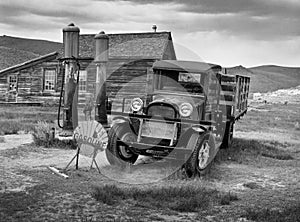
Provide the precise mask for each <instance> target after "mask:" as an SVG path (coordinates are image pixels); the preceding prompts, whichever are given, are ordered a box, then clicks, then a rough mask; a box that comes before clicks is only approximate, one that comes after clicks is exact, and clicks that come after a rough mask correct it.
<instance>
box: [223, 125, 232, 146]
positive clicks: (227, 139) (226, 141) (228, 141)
mask: <svg viewBox="0 0 300 222" xmlns="http://www.w3.org/2000/svg"><path fill="white" fill-rule="evenodd" d="M233 126H234V123H233V122H227V123H226V130H225V133H224V137H223V141H222V144H221V149H228V148H229V147H230V146H231V145H232V140H233Z"/></svg>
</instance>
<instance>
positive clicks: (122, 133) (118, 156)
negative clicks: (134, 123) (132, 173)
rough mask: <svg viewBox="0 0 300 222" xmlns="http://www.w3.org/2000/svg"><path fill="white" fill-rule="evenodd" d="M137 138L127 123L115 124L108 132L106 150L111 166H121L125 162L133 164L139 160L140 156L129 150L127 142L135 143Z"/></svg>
mask: <svg viewBox="0 0 300 222" xmlns="http://www.w3.org/2000/svg"><path fill="white" fill-rule="evenodd" d="M136 138H137V137H136V135H135V134H134V132H133V131H132V130H131V128H130V126H129V125H128V124H127V123H121V124H114V125H113V126H112V127H111V129H110V130H109V132H108V145H107V149H106V157H107V160H108V162H109V163H110V164H111V165H121V164H123V163H124V162H126V163H131V164H133V163H134V162H135V161H136V160H137V158H138V155H137V154H135V153H133V152H132V151H131V150H130V149H129V148H128V145H127V144H126V142H134V141H136ZM120 141H122V142H120Z"/></svg>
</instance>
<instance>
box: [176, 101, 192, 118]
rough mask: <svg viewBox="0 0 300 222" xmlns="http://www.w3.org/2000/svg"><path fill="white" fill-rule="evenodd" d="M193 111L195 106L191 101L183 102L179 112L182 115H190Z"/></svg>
mask: <svg viewBox="0 0 300 222" xmlns="http://www.w3.org/2000/svg"><path fill="white" fill-rule="evenodd" d="M192 112H193V106H192V105H191V104H190V103H182V104H181V105H180V107H179V113H180V115H181V116H182V117H189V116H190V115H191V114H192Z"/></svg>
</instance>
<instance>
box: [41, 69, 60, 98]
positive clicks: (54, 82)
mask: <svg viewBox="0 0 300 222" xmlns="http://www.w3.org/2000/svg"><path fill="white" fill-rule="evenodd" d="M47 71H53V72H54V79H50V80H51V81H53V89H46V85H47V84H46V76H47ZM50 80H48V81H50ZM56 85H57V70H56V69H55V68H47V69H44V78H43V91H44V92H55V91H56Z"/></svg>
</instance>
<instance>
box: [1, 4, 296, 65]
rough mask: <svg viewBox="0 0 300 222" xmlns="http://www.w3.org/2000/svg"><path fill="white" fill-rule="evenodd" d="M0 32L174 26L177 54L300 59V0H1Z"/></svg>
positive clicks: (237, 60)
mask: <svg viewBox="0 0 300 222" xmlns="http://www.w3.org/2000/svg"><path fill="white" fill-rule="evenodd" d="M0 15H1V16H0V35H8V36H18V37H25V38H35V39H37V38H38V39H47V40H51V41H57V42H62V28H64V27H66V26H67V25H68V24H69V23H71V22H73V23H75V25H76V26H78V27H79V28H80V33H81V34H92V33H95V34H96V33H99V32H100V31H102V30H104V31H105V32H106V33H124V32H151V31H152V26H153V24H156V26H157V27H158V29H157V31H171V32H172V38H173V42H174V45H175V51H176V54H177V59H182V60H195V61H204V62H211V63H216V64H220V65H222V66H224V67H230V66H236V65H243V66H245V67H253V66H259V65H270V64H273V65H282V66H292V67H300V0H182V1H180V0H147V1H146V0H126V1H120V0H111V1H103V0H48V1H41V0H0Z"/></svg>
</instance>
